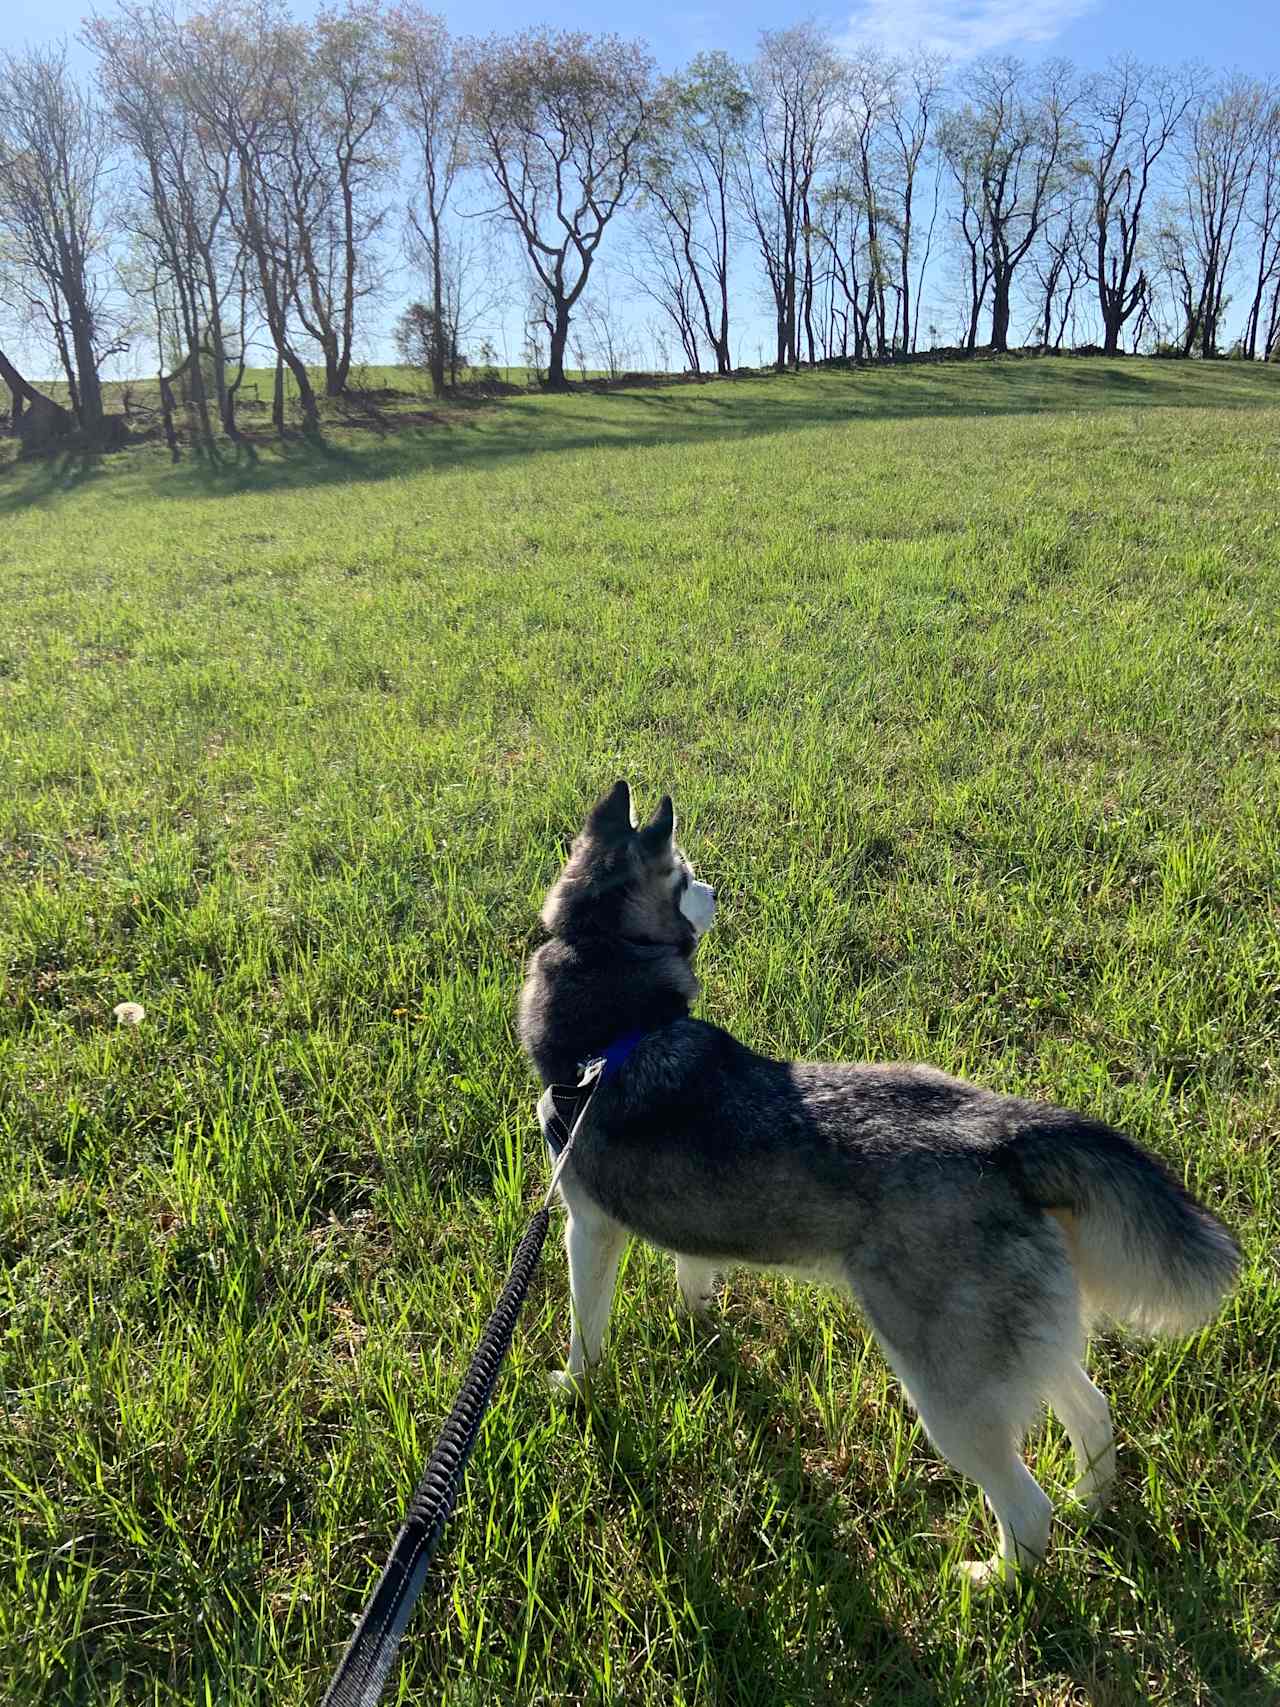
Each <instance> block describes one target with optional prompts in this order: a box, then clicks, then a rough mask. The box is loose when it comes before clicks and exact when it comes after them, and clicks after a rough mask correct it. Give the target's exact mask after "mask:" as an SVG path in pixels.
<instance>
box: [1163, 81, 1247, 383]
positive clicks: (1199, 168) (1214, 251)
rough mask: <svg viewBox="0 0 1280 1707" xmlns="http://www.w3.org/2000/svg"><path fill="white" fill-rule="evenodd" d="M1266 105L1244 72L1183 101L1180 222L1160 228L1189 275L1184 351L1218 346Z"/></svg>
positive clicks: (1212, 350) (1207, 351) (1210, 352)
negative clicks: (1171, 228) (1184, 127)
mask: <svg viewBox="0 0 1280 1707" xmlns="http://www.w3.org/2000/svg"><path fill="white" fill-rule="evenodd" d="M1268 110H1269V109H1268V97H1267V91H1266V89H1265V88H1264V86H1263V85H1262V84H1261V83H1258V82H1255V81H1254V80H1253V79H1252V78H1248V77H1233V78H1230V79H1228V80H1227V81H1226V82H1225V83H1223V84H1221V85H1220V86H1219V87H1218V88H1217V89H1213V90H1210V91H1208V92H1206V93H1205V94H1203V95H1202V96H1200V97H1199V98H1198V99H1197V100H1196V101H1195V102H1194V103H1193V104H1192V107H1191V109H1190V113H1189V123H1188V128H1187V140H1186V144H1185V147H1184V150H1183V152H1184V159H1185V165H1186V182H1185V187H1184V194H1183V205H1182V211H1181V219H1180V222H1179V224H1180V230H1179V231H1178V232H1176V233H1173V232H1170V233H1166V248H1167V249H1169V250H1172V248H1173V247H1175V246H1176V247H1177V249H1178V252H1179V254H1180V257H1181V260H1182V261H1183V262H1184V263H1186V265H1185V270H1186V271H1187V272H1188V273H1189V275H1190V296H1189V300H1188V303H1187V316H1186V323H1185V326H1184V328H1183V354H1184V355H1190V353H1191V351H1192V349H1193V348H1194V346H1195V345H1196V344H1197V343H1199V346H1200V354H1201V356H1203V357H1205V358H1208V357H1210V356H1214V355H1216V354H1217V353H1218V337H1219V333H1220V330H1221V325H1222V317H1223V314H1224V312H1225V310H1226V307H1227V304H1228V301H1229V298H1228V294H1227V291H1228V285H1229V282H1230V274H1231V266H1232V261H1233V259H1234V253H1235V243H1236V238H1237V235H1238V234H1239V231H1240V225H1241V222H1242V220H1243V219H1244V213H1245V207H1246V205H1247V203H1248V198H1249V191H1250V187H1251V184H1252V179H1253V174H1254V170H1255V168H1256V166H1257V163H1258V160H1259V158H1260V156H1261V155H1262V153H1263V145H1264V140H1265V136H1266V122H1267V115H1268Z"/></svg>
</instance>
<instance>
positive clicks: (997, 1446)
mask: <svg viewBox="0 0 1280 1707" xmlns="http://www.w3.org/2000/svg"><path fill="white" fill-rule="evenodd" d="M910 1391H911V1396H912V1398H913V1399H914V1400H915V1404H916V1409H917V1410H918V1411H919V1412H920V1420H921V1422H923V1424H924V1426H925V1428H926V1429H927V1430H928V1433H929V1437H930V1439H931V1440H932V1441H933V1443H934V1445H935V1446H936V1447H937V1448H938V1451H939V1452H941V1453H942V1455H943V1457H944V1458H947V1459H949V1460H950V1462H951V1463H952V1464H954V1465H955V1467H956V1469H957V1470H960V1471H962V1472H963V1473H964V1474H965V1475H966V1476H970V1477H972V1478H973V1480H974V1481H975V1482H976V1483H977V1484H978V1486H979V1487H980V1488H981V1489H982V1492H983V1494H984V1495H985V1497H986V1501H987V1504H988V1505H989V1506H990V1507H991V1511H992V1515H993V1516H994V1517H995V1520H996V1526H997V1528H998V1530H999V1532H1000V1549H999V1552H998V1553H997V1555H996V1557H995V1558H994V1559H986V1560H966V1561H965V1564H964V1566H963V1569H964V1571H965V1573H966V1575H967V1576H968V1577H969V1578H970V1580H971V1581H972V1582H973V1583H974V1584H975V1585H977V1586H986V1585H987V1584H988V1583H999V1582H1006V1581H1009V1580H1011V1579H1012V1577H1013V1576H1014V1575H1015V1574H1016V1573H1017V1572H1018V1571H1019V1570H1031V1569H1034V1567H1035V1566H1036V1565H1038V1564H1040V1563H1041V1561H1042V1560H1043V1558H1044V1556H1045V1553H1046V1552H1047V1551H1048V1547H1049V1519H1050V1518H1051V1517H1052V1515H1053V1504H1052V1502H1051V1501H1050V1499H1049V1496H1048V1495H1047V1494H1046V1493H1045V1491H1044V1489H1043V1488H1042V1487H1041V1486H1040V1484H1039V1482H1037V1481H1036V1479H1035V1477H1034V1476H1033V1475H1032V1474H1031V1472H1030V1470H1028V1469H1027V1467H1026V1465H1025V1464H1024V1463H1023V1462H1022V1458H1021V1456H1020V1454H1019V1451H1018V1446H1019V1441H1018V1436H1017V1433H1016V1432H1015V1430H1014V1429H1013V1428H1012V1427H1011V1426H1010V1423H1009V1419H1008V1417H1007V1416H1005V1415H1001V1414H1000V1413H1001V1410H1002V1408H1003V1407H1002V1405H1001V1403H1000V1401H1001V1400H1002V1399H1003V1398H1004V1395H1003V1394H1001V1393H999V1392H997V1393H993V1394H992V1395H990V1399H991V1400H992V1401H994V1403H988V1402H984V1395H981V1394H978V1395H975V1396H974V1398H973V1399H972V1400H971V1401H970V1403H969V1404H968V1405H966V1407H965V1408H964V1410H962V1411H960V1412H959V1413H955V1412H951V1411H950V1410H948V1409H947V1408H946V1407H945V1406H938V1405H936V1404H935V1403H933V1395H932V1394H931V1393H929V1392H927V1391H926V1392H923V1393H922V1392H921V1391H920V1387H919V1383H918V1382H917V1383H915V1384H913V1385H912V1386H911V1388H910Z"/></svg>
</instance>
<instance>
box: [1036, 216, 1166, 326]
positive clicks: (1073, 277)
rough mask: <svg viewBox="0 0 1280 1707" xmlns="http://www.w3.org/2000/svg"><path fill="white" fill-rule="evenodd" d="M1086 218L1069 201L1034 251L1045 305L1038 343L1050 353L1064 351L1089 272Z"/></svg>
mask: <svg viewBox="0 0 1280 1707" xmlns="http://www.w3.org/2000/svg"><path fill="white" fill-rule="evenodd" d="M1086 218H1087V214H1086V210H1085V208H1084V207H1083V205H1082V204H1081V203H1080V202H1079V201H1069V202H1068V203H1067V204H1066V206H1065V207H1064V208H1063V209H1062V210H1061V212H1060V213H1059V215H1058V217H1057V218H1055V219H1051V220H1048V221H1047V222H1046V223H1045V225H1044V227H1043V228H1042V230H1041V233H1040V240H1039V242H1038V244H1037V245H1036V246H1035V247H1034V248H1033V249H1032V251H1031V255H1030V262H1031V270H1032V272H1033V273H1034V274H1035V278H1036V282H1037V284H1038V285H1039V286H1040V292H1041V304H1042V306H1041V310H1040V322H1039V327H1038V331H1037V339H1036V341H1037V342H1038V343H1039V345H1040V347H1041V349H1043V350H1044V351H1046V353H1047V352H1048V351H1049V350H1060V349H1061V348H1062V343H1063V339H1064V338H1065V337H1066V334H1067V326H1068V325H1069V324H1070V321H1071V311H1072V307H1073V305H1074V303H1075V296H1076V291H1077V290H1078V289H1079V287H1080V283H1081V280H1082V279H1083V278H1084V277H1085V274H1086V271H1087V268H1088V261H1087V259H1086V256H1085V252H1084V245H1085V236H1084V231H1085V221H1086ZM1144 287H1145V279H1144ZM1055 323H1056V326H1057V331H1056V332H1055V331H1054V326H1055Z"/></svg>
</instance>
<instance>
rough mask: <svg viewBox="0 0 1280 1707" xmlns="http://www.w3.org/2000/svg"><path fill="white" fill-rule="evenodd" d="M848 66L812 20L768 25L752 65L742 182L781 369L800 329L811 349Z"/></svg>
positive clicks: (794, 353) (794, 351)
mask: <svg viewBox="0 0 1280 1707" xmlns="http://www.w3.org/2000/svg"><path fill="white" fill-rule="evenodd" d="M844 76H845V68H844V64H843V62H842V60H841V59H840V56H839V55H838V54H837V53H836V51H835V49H834V48H833V47H832V45H831V43H830V42H829V40H828V39H827V38H826V36H824V35H823V34H822V33H821V32H820V31H819V30H818V28H817V27H816V26H815V25H813V24H798V25H796V26H794V27H793V28H792V29H788V30H766V31H764V32H763V33H762V34H761V37H760V52H759V54H758V55H757V57H756V59H755V62H754V64H753V65H752V67H751V72H750V78H749V86H750V90H751V95H752V107H751V123H750V126H749V130H748V146H747V149H746V151H745V153H744V156H743V158H742V161H741V163H740V165H739V166H738V168H737V171H736V178H737V189H738V195H739V199H740V201H741V204H742V207H743V211H744V213H745V214H746V217H747V221H748V224H749V225H750V227H751V230H752V232H753V233H754V235H755V239H756V243H757V246H758V247H759V250H760V259H761V262H762V263H763V265H764V271H765V276H766V278H767V280H768V283H769V290H770V294H771V296H772V298H773V308H774V319H775V329H776V334H777V357H776V361H775V366H776V367H778V368H779V369H781V368H784V367H786V366H787V364H788V363H791V364H792V365H794V366H799V362H800V350H799V341H798V329H799V327H800V325H801V324H802V323H805V322H808V323H809V329H810V354H811V356H812V354H813V351H812V341H813V340H812V323H811V313H812V303H813V287H814V275H813V255H812V237H813V233H814V212H815V209H814V200H815V195H816V185H817V178H818V173H819V171H820V169H821V168H822V167H823V165H824V164H826V162H827V161H828V160H829V158H830V151H831V142H832V134H833V128H834V121H835V118H836V115H837V112H838V109H839V102H840V98H841V94H842V92H843V88H844Z"/></svg>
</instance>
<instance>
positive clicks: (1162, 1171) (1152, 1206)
mask: <svg viewBox="0 0 1280 1707" xmlns="http://www.w3.org/2000/svg"><path fill="white" fill-rule="evenodd" d="M1037 1114H1038V1116H1039V1118H1035V1119H1033V1120H1032V1121H1031V1122H1030V1123H1029V1124H1028V1126H1027V1127H1025V1128H1024V1129H1023V1130H1021V1131H1020V1132H1019V1134H1018V1136H1017V1138H1016V1139H1015V1141H1014V1144H1013V1154H1014V1155H1015V1157H1016V1158H1017V1162H1018V1165H1019V1168H1020V1170H1021V1172H1022V1175H1023V1177H1024V1180H1025V1182H1026V1186H1027V1189H1028V1190H1029V1192H1030V1195H1031V1197H1032V1199H1033V1200H1034V1201H1035V1202H1036V1203H1038V1204H1039V1205H1040V1207H1041V1208H1043V1209H1046V1210H1051V1211H1054V1212H1055V1213H1057V1215H1058V1217H1059V1219H1060V1220H1061V1222H1062V1225H1063V1227H1064V1229H1065V1231H1066V1236H1067V1242H1068V1245H1069V1247H1070V1250H1071V1258H1072V1262H1073V1264H1074V1266H1075V1270H1076V1277H1077V1279H1078V1281H1079V1284H1080V1290H1081V1293H1082V1295H1083V1300H1084V1305H1085V1309H1086V1310H1087V1311H1088V1313H1089V1314H1090V1315H1102V1316H1110V1317H1111V1318H1113V1319H1114V1320H1115V1321H1118V1322H1124V1323H1127V1324H1128V1325H1129V1326H1130V1327H1133V1328H1136V1329H1138V1330H1139V1331H1141V1332H1144V1333H1150V1334H1171V1335H1174V1334H1189V1333H1194V1332H1195V1330H1196V1329H1197V1328H1200V1327H1203V1326H1204V1324H1205V1323H1206V1322H1207V1321H1209V1320H1210V1319H1211V1318H1212V1317H1213V1316H1214V1315H1215V1314H1216V1313H1217V1310H1218V1307H1219V1306H1220V1304H1221V1303H1222V1300H1223V1298H1224V1297H1225V1296H1226V1294H1227V1292H1228V1291H1229V1290H1230V1288H1231V1285H1232V1282H1233V1281H1234V1280H1235V1276H1236V1271H1237V1269H1238V1267H1239V1265H1240V1249H1239V1246H1238V1245H1237V1244H1236V1241H1235V1240H1234V1239H1233V1238H1232V1236H1231V1234H1230V1233H1229V1232H1228V1231H1227V1229H1226V1228H1225V1227H1224V1226H1223V1225H1222V1223H1221V1222H1220V1221H1219V1220H1218V1219H1217V1218H1216V1217H1215V1216H1213V1215H1211V1214H1210V1213H1209V1211H1208V1210H1207V1209H1205V1208H1203V1207H1202V1205H1200V1204H1199V1203H1197V1202H1196V1200H1195V1198H1194V1197H1192V1196H1191V1194H1190V1193H1189V1192H1188V1191H1186V1190H1185V1189H1184V1188H1183V1186H1182V1185H1181V1183H1180V1182H1179V1181H1178V1180H1176V1179H1175V1178H1174V1176H1173V1175H1172V1174H1171V1173H1170V1172H1169V1170H1168V1169H1167V1168H1166V1167H1165V1166H1164V1164H1163V1162H1159V1161H1157V1160H1156V1158H1155V1157H1154V1156H1152V1155H1149V1154H1148V1153H1147V1151H1145V1150H1144V1149H1142V1148H1141V1146H1140V1145H1138V1144H1135V1143H1134V1142H1133V1140H1132V1139H1130V1138H1126V1137H1125V1136H1124V1134H1123V1133H1122V1132H1116V1131H1115V1130H1114V1129H1113V1128H1112V1127H1109V1126H1104V1125H1103V1124H1102V1123H1101V1122H1100V1121H1092V1120H1088V1119H1086V1118H1085V1117H1084V1116H1082V1115H1077V1114H1069V1113H1067V1112H1066V1111H1065V1110H1056V1109H1054V1110H1043V1111H1037Z"/></svg>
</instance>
